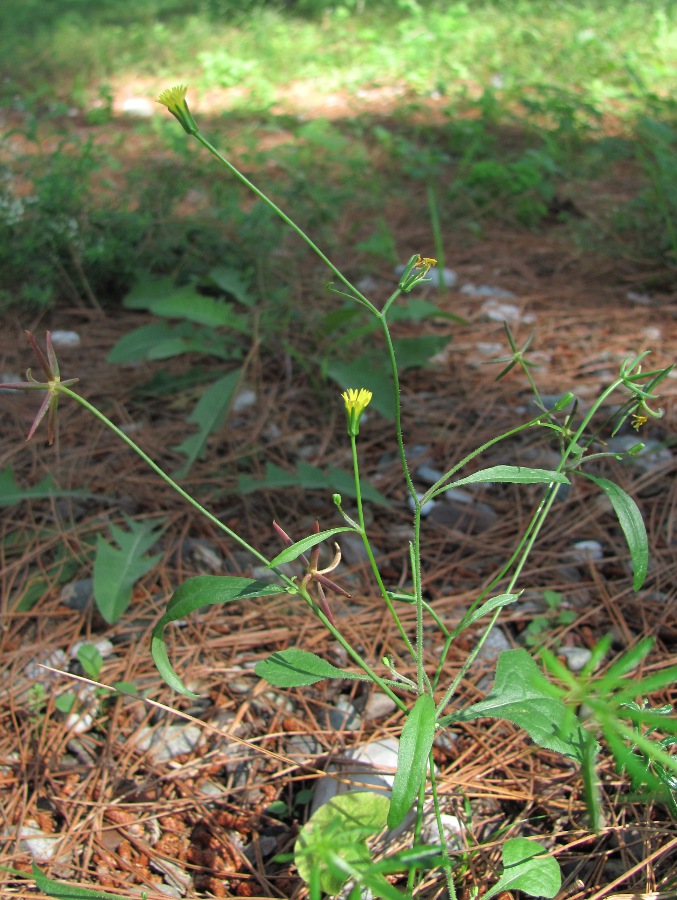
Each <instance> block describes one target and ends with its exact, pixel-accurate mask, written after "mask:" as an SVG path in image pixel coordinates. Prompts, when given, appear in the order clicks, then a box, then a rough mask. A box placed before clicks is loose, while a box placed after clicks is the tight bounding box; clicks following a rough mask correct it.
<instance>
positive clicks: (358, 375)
mask: <svg viewBox="0 0 677 900" xmlns="http://www.w3.org/2000/svg"><path fill="white" fill-rule="evenodd" d="M327 375H328V377H329V378H331V380H332V381H335V382H336V384H338V386H339V387H340V388H341V390H342V391H344V390H347V389H348V388H354V387H355V386H356V385H358V386H359V387H363V388H366V389H367V390H369V391H371V392H372V394H373V396H372V399H371V403H370V404H369V407H370V409H375V410H376V411H377V412H378V413H380V414H381V415H382V416H383V417H384V418H386V419H394V418H395V401H394V398H393V380H392V377H391V375H390V372H389V371H388V369H387V368H386V365H385V362H384V357H383V354H382V353H381V354H378V355H377V354H375V353H373V352H371V351H370V352H369V353H362V354H360V355H359V356H354V357H353V358H352V359H350V360H346V361H343V360H339V359H333V360H330V361H329V362H328V364H327ZM337 402H338V397H337Z"/></svg>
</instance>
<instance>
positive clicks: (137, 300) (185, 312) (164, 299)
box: [123, 278, 251, 333]
mask: <svg viewBox="0 0 677 900" xmlns="http://www.w3.org/2000/svg"><path fill="white" fill-rule="evenodd" d="M123 303H124V306H125V307H126V308H127V309H145V310H148V312H151V313H153V314H154V315H156V316H162V317H163V318H165V319H182V320H184V321H187V322H195V324H197V325H206V326H207V327H209V328H222V327H227V328H231V329H232V328H234V329H236V330H237V331H243V330H244V331H246V332H247V333H249V331H250V330H251V325H250V323H249V319H248V318H244V317H242V316H240V315H238V314H236V313H235V312H234V309H233V306H232V304H231V303H227V302H225V301H224V300H219V299H217V298H215V297H207V296H205V295H204V294H201V293H200V292H199V291H197V290H196V289H195V287H194V285H190V284H185V285H180V286H178V287H177V286H176V285H175V284H174V282H173V281H172V280H171V279H170V278H147V279H144V280H142V281H140V282H138V283H137V284H136V286H135V287H134V288H133V289H132V290H131V291H130V293H129V294H127V296H126V297H125V299H124V301H123Z"/></svg>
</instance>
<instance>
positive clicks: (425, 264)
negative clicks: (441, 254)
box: [414, 255, 437, 272]
mask: <svg viewBox="0 0 677 900" xmlns="http://www.w3.org/2000/svg"><path fill="white" fill-rule="evenodd" d="M436 265H437V260H436V259H433V258H432V257H431V256H420V255H419V257H418V259H417V260H416V262H415V263H414V268H415V269H425V270H426V272H427V271H428V269H431V268H432V267H433V266H436Z"/></svg>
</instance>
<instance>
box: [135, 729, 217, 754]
mask: <svg viewBox="0 0 677 900" xmlns="http://www.w3.org/2000/svg"><path fill="white" fill-rule="evenodd" d="M201 737H202V729H200V728H198V727H197V725H169V724H166V725H160V726H159V727H156V728H151V727H150V726H149V725H145V726H143V728H141V729H139V731H138V733H137V736H136V746H137V748H138V749H139V750H141V751H142V752H144V751H147V752H148V755H149V756H150V758H151V759H152V760H153V762H155V763H160V762H167V761H168V760H170V759H174V757H176V756H183V754H184V753H192V751H193V750H194V749H195V748H196V747H197V745H198V743H199V742H200V738H201Z"/></svg>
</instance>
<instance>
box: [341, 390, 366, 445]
mask: <svg viewBox="0 0 677 900" xmlns="http://www.w3.org/2000/svg"><path fill="white" fill-rule="evenodd" d="M341 396H342V397H343V402H344V403H345V406H346V415H347V417H348V434H350V435H352V436H353V437H356V436H357V435H358V434H359V433H360V419H361V418H362V413H363V412H364V411H365V409H366V408H367V406H369V403H370V401H371V398H372V396H373V395H372V393H371V391H368V390H367V389H366V388H359V390H358V389H356V388H349V389H348V390H347V391H345V393H343V394H341Z"/></svg>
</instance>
